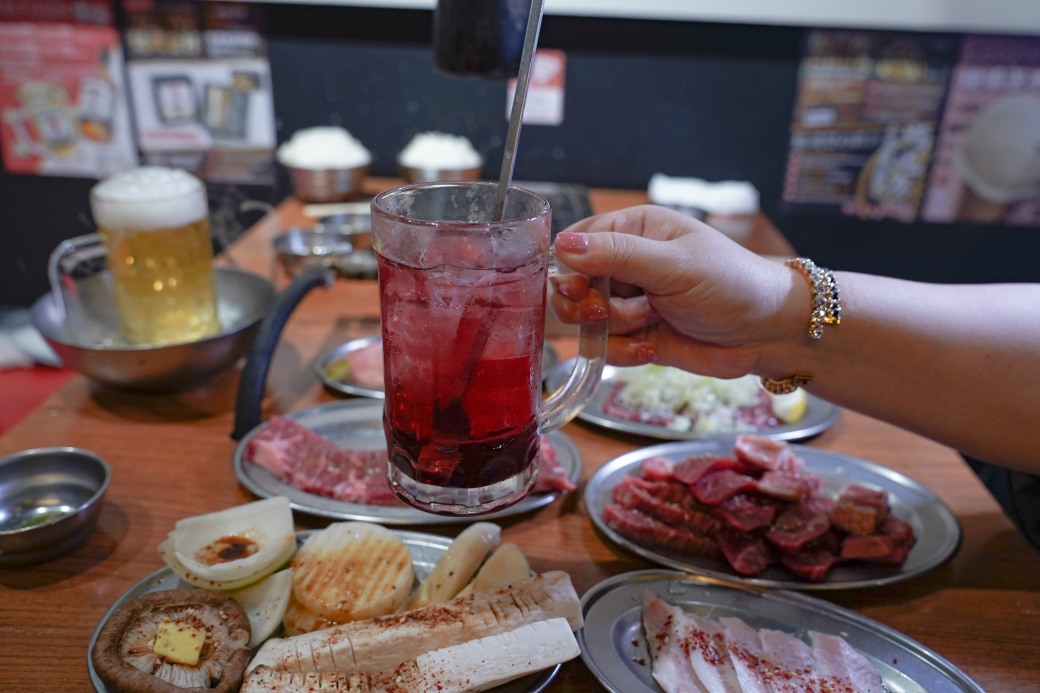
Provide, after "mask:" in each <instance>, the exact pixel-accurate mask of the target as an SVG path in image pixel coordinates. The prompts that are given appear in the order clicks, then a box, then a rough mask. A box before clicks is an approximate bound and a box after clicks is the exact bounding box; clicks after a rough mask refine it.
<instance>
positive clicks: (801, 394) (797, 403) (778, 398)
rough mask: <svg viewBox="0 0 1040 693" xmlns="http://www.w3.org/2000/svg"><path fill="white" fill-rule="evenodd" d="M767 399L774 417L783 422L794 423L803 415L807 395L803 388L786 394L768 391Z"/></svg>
mask: <svg viewBox="0 0 1040 693" xmlns="http://www.w3.org/2000/svg"><path fill="white" fill-rule="evenodd" d="M769 399H770V402H771V406H772V409H773V413H774V414H776V418H778V419H780V420H781V421H783V422H784V423H794V422H795V421H798V420H799V419H801V418H802V417H803V416H805V407H806V405H807V403H808V400H809V397H808V396H807V395H806V394H805V390H802V389H801V388H799V389H797V390H795V391H794V392H789V393H787V394H786V395H774V394H772V393H769Z"/></svg>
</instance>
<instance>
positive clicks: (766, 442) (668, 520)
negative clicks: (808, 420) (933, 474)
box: [584, 434, 961, 590]
mask: <svg viewBox="0 0 1040 693" xmlns="http://www.w3.org/2000/svg"><path fill="white" fill-rule="evenodd" d="M584 499H585V506H586V508H587V510H588V513H589V515H590V517H591V519H592V521H593V523H594V524H595V525H596V527H597V528H598V529H599V530H600V531H601V532H602V533H603V534H604V535H605V536H606V537H607V538H608V539H610V540H611V541H612V542H614V543H615V544H617V545H618V546H620V547H622V548H624V549H627V550H629V551H632V552H633V553H636V554H638V555H640V556H642V557H643V558H645V559H647V560H650V561H652V562H654V563H657V564H659V565H663V566H666V567H668V568H676V569H679V570H684V571H687V572H690V573H697V574H701V575H706V576H710V577H714V578H717V579H720V580H728V581H734V580H739V581H741V582H744V583H747V584H754V585H760V586H764V587H780V588H786V589H797V590H826V589H850V588H860V587H873V586H879V585H887V584H891V583H894V582H898V581H902V580H906V579H909V578H911V577H914V576H916V575H920V574H922V573H925V572H927V571H930V570H932V569H934V568H936V567H938V566H939V565H941V564H942V563H944V562H945V561H946V560H947V559H949V558H950V556H952V555H953V553H954V552H955V551H956V550H957V547H958V546H959V545H960V540H961V528H960V524H959V523H958V522H957V518H956V516H955V515H954V514H953V512H952V511H951V510H950V509H949V507H947V506H946V505H945V504H944V503H943V502H942V501H941V500H940V499H939V498H938V497H937V496H936V495H935V494H933V493H932V492H931V491H930V490H928V489H927V488H925V487H924V486H922V485H920V484H918V483H917V482H915V481H913V480H912V479H910V478H909V477H906V476H904V475H902V474H900V473H898V472H896V471H894V470H891V469H888V468H886V467H882V466H880V465H877V464H874V463H872V462H868V461H866V460H861V459H858V458H854V457H850V456H847V455H842V454H839V453H834V452H829V451H826V450H818V449H815V448H810V447H806V446H800V445H793V444H790V443H787V442H784V441H777V440H773V439H771V438H767V437H763V436H756V435H747V434H745V435H738V436H731V437H728V438H720V439H715V440H704V441H685V442H680V443H666V444H661V445H655V446H651V447H647V448H642V449H640V450H636V451H633V452H631V453H628V454H625V455H622V456H621V457H618V458H616V459H614V460H612V461H610V462H608V463H607V464H605V465H604V466H603V467H601V468H600V469H599V470H598V471H597V472H596V474H595V475H593V477H592V478H591V479H589V481H588V483H587V484H586V486H585V494H584Z"/></svg>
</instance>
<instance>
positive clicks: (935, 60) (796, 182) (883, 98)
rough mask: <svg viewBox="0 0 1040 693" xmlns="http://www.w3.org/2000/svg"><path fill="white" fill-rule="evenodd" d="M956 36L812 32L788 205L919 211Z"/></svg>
mask: <svg viewBox="0 0 1040 693" xmlns="http://www.w3.org/2000/svg"><path fill="white" fill-rule="evenodd" d="M956 45H957V43H956V40H955V39H954V38H953V37H950V36H946V35H932V34H924V35H923V34H903V33H892V32H867V31H830V30H814V31H811V32H809V34H808V39H807V43H806V50H805V57H804V59H803V61H802V65H801V70H800V73H799V92H798V97H797V101H796V105H795V113H794V118H793V122H792V125H791V142H790V151H789V154H788V162H787V170H786V174H785V179H784V188H783V202H784V206H785V208H786V209H788V210H800V211H814V212H822V213H830V214H845V215H854V216H860V217H866V218H874V219H880V218H892V219H898V220H901V221H911V220H913V219H914V218H915V217H916V216H917V213H918V210H919V207H920V204H921V200H922V198H923V194H924V188H925V182H926V178H927V172H928V166H929V163H930V160H931V155H932V151H933V149H934V144H935V135H936V132H937V130H938V125H939V120H940V117H941V113H942V104H943V98H944V96H945V90H946V84H947V80H948V77H949V73H950V69H951V65H952V63H953V59H954V56H955V49H956Z"/></svg>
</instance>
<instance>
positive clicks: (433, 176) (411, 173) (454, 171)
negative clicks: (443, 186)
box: [397, 163, 484, 184]
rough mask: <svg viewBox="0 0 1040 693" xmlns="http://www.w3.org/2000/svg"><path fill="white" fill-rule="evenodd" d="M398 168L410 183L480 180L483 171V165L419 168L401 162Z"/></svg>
mask: <svg viewBox="0 0 1040 693" xmlns="http://www.w3.org/2000/svg"><path fill="white" fill-rule="evenodd" d="M397 170H398V172H399V173H400V174H401V177H402V178H404V179H405V181H407V182H408V183H411V184H415V183H439V182H442V181H457V180H480V173H481V171H483V170H484V169H483V166H473V167H471V168H441V167H436V166H424V167H422V168H417V167H414V166H404V165H403V164H401V163H398V164H397Z"/></svg>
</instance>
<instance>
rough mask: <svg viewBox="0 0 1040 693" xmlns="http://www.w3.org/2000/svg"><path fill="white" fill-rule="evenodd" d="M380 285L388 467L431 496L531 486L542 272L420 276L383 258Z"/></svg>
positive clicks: (541, 268)
mask: <svg viewBox="0 0 1040 693" xmlns="http://www.w3.org/2000/svg"><path fill="white" fill-rule="evenodd" d="M379 276H380V281H381V282H382V283H383V287H384V288H383V291H382V301H383V304H382V312H383V315H384V320H383V344H384V357H383V358H384V362H385V381H386V392H387V402H388V404H387V407H386V412H385V416H384V422H383V424H384V427H385V429H386V435H387V441H388V443H389V450H390V463H391V464H392V465H394V466H395V467H397V468H398V469H399V470H400V471H401V472H402V473H404V474H406V475H407V476H409V477H410V478H412V479H414V480H415V481H416V482H419V483H422V484H430V485H434V486H450V487H453V488H481V487H485V486H491V485H494V484H497V483H500V482H503V481H508V480H509V479H511V478H513V477H516V476H517V475H519V474H523V473H525V472H529V473H530V476H531V478H532V479H533V478H534V471H536V469H537V468H536V467H535V468H533V469H532V465H533V464H536V463H537V459H538V440H539V437H538V404H539V402H540V401H541V351H542V340H543V316H544V311H545V290H544V287H545V263H544V262H542V261H538V262H533V263H528V264H526V265H524V266H521V267H518V268H516V269H513V270H509V271H503V270H501V269H497V270H459V269H452V270H446V269H445V268H444V267H436V268H433V269H425V270H423V269H417V268H413V267H406V266H404V265H401V264H399V263H395V262H392V261H390V260H387V259H386V258H384V257H382V256H380V257H379ZM448 294H450V297H449V298H448V300H447V301H445V300H443V298H444V297H445V296H446V295H448ZM387 345H390V346H389V348H388V347H387Z"/></svg>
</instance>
